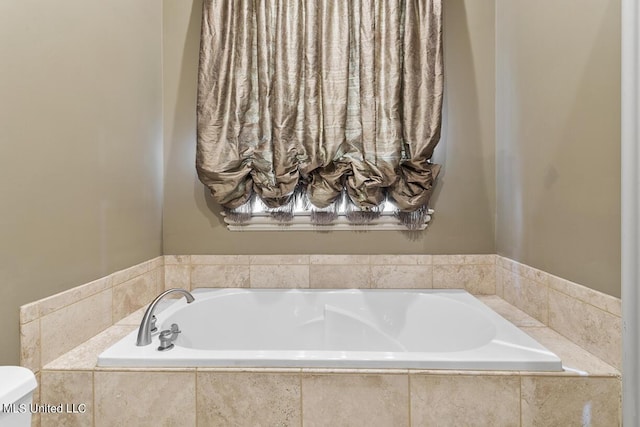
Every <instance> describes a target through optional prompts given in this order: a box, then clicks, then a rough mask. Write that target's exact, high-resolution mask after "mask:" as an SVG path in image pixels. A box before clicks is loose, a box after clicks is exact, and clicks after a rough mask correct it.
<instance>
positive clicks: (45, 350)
mask: <svg viewBox="0 0 640 427" xmlns="http://www.w3.org/2000/svg"><path fill="white" fill-rule="evenodd" d="M111 305H112V295H111V289H109V290H106V291H103V292H100V293H99V294H96V295H93V296H90V297H89V298H85V299H83V300H81V301H79V302H76V303H74V304H71V305H69V306H67V307H64V308H61V309H60V310H58V311H54V312H53V313H51V314H47V315H46V316H44V317H42V318H41V319H40V349H41V363H42V365H43V366H44V365H46V364H47V363H49V362H51V361H52V360H54V359H55V358H57V357H59V356H61V355H62V354H64V353H66V352H67V351H69V350H71V349H72V348H74V347H76V346H78V345H80V344H82V343H83V342H85V341H86V340H88V339H89V338H91V337H93V336H94V335H96V334H98V333H99V332H101V331H103V330H105V329H107V328H108V327H109V326H111V325H112V324H113V321H112V307H111Z"/></svg>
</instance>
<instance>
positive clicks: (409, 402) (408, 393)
mask: <svg viewBox="0 0 640 427" xmlns="http://www.w3.org/2000/svg"><path fill="white" fill-rule="evenodd" d="M407 406H408V407H407V412H408V415H409V419H408V421H409V427H411V425H412V424H413V420H412V419H411V375H410V374H409V372H407Z"/></svg>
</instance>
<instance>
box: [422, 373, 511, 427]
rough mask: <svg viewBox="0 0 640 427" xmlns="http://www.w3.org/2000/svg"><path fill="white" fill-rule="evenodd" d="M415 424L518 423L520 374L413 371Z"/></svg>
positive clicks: (467, 424)
mask: <svg viewBox="0 0 640 427" xmlns="http://www.w3.org/2000/svg"><path fill="white" fill-rule="evenodd" d="M410 382H411V425H413V426H452V427H454V426H492V427H494V426H495V427H497V426H518V425H519V424H520V377H519V376H518V375H515V374H514V375H496V376H490V375H421V374H415V375H410Z"/></svg>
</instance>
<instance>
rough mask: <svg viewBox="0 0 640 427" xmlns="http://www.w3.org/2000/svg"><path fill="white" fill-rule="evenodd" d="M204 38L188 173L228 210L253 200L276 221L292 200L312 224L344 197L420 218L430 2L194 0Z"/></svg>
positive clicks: (430, 71) (358, 207) (431, 76)
mask: <svg viewBox="0 0 640 427" xmlns="http://www.w3.org/2000/svg"><path fill="white" fill-rule="evenodd" d="M201 31H202V33H201V46H200V66H199V72H198V104H197V116H198V142H197V155H196V168H197V171H198V176H199V178H200V180H201V181H202V182H203V183H204V184H205V185H206V186H207V187H208V188H209V189H210V190H211V195H212V197H213V198H214V200H215V201H216V202H218V203H219V204H221V205H222V206H223V207H224V208H225V209H226V211H227V213H228V214H233V213H237V214H240V213H241V212H249V213H250V211H251V209H250V207H251V205H252V203H253V202H254V201H255V200H256V197H257V198H259V200H260V201H261V202H262V203H264V205H266V206H267V207H268V208H269V209H271V210H272V212H275V213H278V212H279V213H281V214H282V213H291V206H293V204H294V203H295V202H296V201H297V200H299V199H300V198H302V199H303V200H304V202H305V203H306V204H307V205H308V207H309V209H310V210H311V211H312V213H315V214H316V215H315V216H314V215H313V214H312V218H316V220H317V221H318V222H323V221H324V222H330V221H331V220H332V218H335V213H336V209H337V206H338V205H340V203H342V201H344V200H346V201H347V205H348V206H349V207H350V208H349V209H350V210H351V211H352V212H356V213H358V214H359V215H354V216H352V217H353V218H360V219H361V220H366V219H367V218H371V217H372V216H375V215H376V213H378V212H379V211H380V206H381V204H383V203H384V202H385V201H386V200H389V201H391V202H392V203H394V205H395V206H396V208H397V212H398V215H399V217H400V218H401V219H402V220H403V221H404V222H405V223H406V224H407V225H408V226H410V227H411V226H412V225H415V222H416V221H420V220H421V219H423V218H424V215H425V211H426V206H427V203H428V202H429V198H430V196H431V192H432V188H433V185H434V180H435V179H436V177H437V175H438V171H439V166H438V165H436V164H433V163H431V162H430V159H431V157H432V155H433V150H434V148H435V146H436V144H437V143H438V141H439V139H440V128H441V111H442V93H443V60H442V5H441V0H271V1H270V0H205V1H204V6H203V18H202V27H201ZM323 213H325V214H329V215H328V216H327V215H324V216H323V215H322V214H323ZM280 217H281V218H285V219H286V218H287V217H290V215H289V216H288V215H280Z"/></svg>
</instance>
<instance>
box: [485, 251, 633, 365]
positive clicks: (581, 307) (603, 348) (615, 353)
mask: <svg viewBox="0 0 640 427" xmlns="http://www.w3.org/2000/svg"><path fill="white" fill-rule="evenodd" d="M496 294H497V295H500V296H502V297H503V298H504V300H505V301H507V302H509V303H510V304H513V305H514V306H516V307H518V308H519V309H521V310H522V311H524V312H526V313H527V314H529V315H531V316H532V317H534V318H536V319H537V320H539V321H540V322H542V323H544V324H545V325H548V326H549V327H551V328H552V329H553V330H555V331H557V332H558V333H560V334H562V335H564V336H565V337H567V338H569V339H570V340H572V341H573V342H575V343H576V344H578V345H579V346H581V347H583V348H584V349H586V350H587V351H589V352H591V353H593V354H595V355H596V356H598V357H600V358H601V359H602V360H604V361H605V362H607V363H609V364H611V365H612V366H614V367H616V368H617V369H620V367H621V366H622V317H621V304H620V299H619V298H615V297H612V296H609V295H606V294H603V293H601V292H598V291H595V290H593V289H589V288H587V287H584V286H581V285H579V284H577V283H573V282H570V281H568V280H565V279H562V278H560V277H557V276H554V275H552V274H549V273H546V272H544V271H541V270H537V269H535V268H532V267H529V266H527V265H524V264H520V263H518V262H515V261H513V260H510V259H508V258H505V257H501V256H497V260H496Z"/></svg>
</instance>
